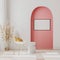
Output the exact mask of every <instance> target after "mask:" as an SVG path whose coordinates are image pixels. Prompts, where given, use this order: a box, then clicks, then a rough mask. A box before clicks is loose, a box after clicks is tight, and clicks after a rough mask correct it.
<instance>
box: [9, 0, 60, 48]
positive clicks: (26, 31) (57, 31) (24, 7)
mask: <svg viewBox="0 0 60 60" xmlns="http://www.w3.org/2000/svg"><path fill="white" fill-rule="evenodd" d="M59 5H60V0H53V1H51V0H10V20H11V22H12V25H14V27H15V29H16V30H18V31H19V33H20V36H21V37H22V38H23V39H24V41H30V34H31V31H30V29H31V28H30V24H31V23H30V22H31V13H32V11H33V9H34V8H36V7H38V6H46V7H48V8H49V9H50V10H51V11H52V14H53V21H54V31H53V32H54V40H53V43H54V49H60V27H59V24H60V13H59V11H60V6H59Z"/></svg>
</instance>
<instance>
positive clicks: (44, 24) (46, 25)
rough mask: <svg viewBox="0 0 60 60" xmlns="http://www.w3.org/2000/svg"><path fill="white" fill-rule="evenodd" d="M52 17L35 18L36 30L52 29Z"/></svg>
mask: <svg viewBox="0 0 60 60" xmlns="http://www.w3.org/2000/svg"><path fill="white" fill-rule="evenodd" d="M50 23H51V22H50V19H44V20H34V30H50V29H51V28H50V25H51V24H50Z"/></svg>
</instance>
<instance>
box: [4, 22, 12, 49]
mask: <svg viewBox="0 0 60 60" xmlns="http://www.w3.org/2000/svg"><path fill="white" fill-rule="evenodd" d="M4 24H5V25H4V26H3V30H4V40H5V41H6V48H5V49H6V50H9V40H10V38H11V36H12V34H11V30H12V28H11V25H10V21H6V22H5V23H4Z"/></svg>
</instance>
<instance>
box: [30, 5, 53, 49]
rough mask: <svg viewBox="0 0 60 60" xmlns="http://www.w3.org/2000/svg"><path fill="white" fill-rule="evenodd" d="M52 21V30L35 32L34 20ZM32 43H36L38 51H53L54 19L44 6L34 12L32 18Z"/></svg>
mask: <svg viewBox="0 0 60 60" xmlns="http://www.w3.org/2000/svg"><path fill="white" fill-rule="evenodd" d="M45 19H50V27H51V29H50V30H39V31H38V30H34V20H45ZM31 41H34V42H36V48H37V49H53V17H52V13H51V11H50V10H49V9H48V8H47V7H44V6H41V7H37V8H36V9H34V10H33V12H32V16H31Z"/></svg>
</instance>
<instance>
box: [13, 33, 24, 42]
mask: <svg viewBox="0 0 60 60" xmlns="http://www.w3.org/2000/svg"><path fill="white" fill-rule="evenodd" d="M13 38H14V40H15V42H23V39H22V38H20V35H19V33H18V32H16V33H15V34H14V37H13Z"/></svg>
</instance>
